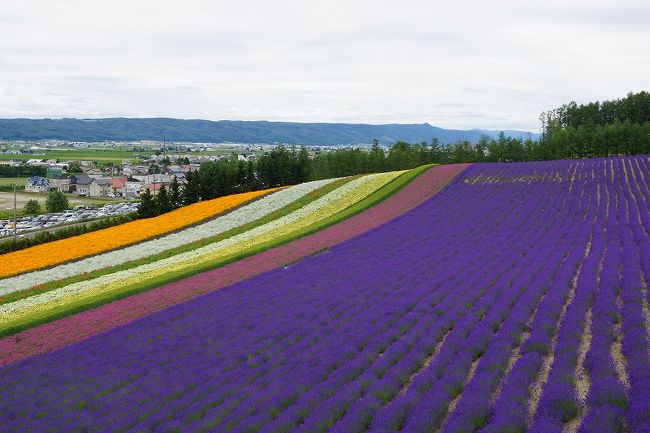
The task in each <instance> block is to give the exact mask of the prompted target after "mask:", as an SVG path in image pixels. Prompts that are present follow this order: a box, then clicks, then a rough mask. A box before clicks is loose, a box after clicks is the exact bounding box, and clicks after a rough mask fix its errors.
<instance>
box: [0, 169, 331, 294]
mask: <svg viewBox="0 0 650 433" xmlns="http://www.w3.org/2000/svg"><path fill="white" fill-rule="evenodd" d="M334 180H335V179H326V180H319V181H314V182H307V183H303V184H300V185H295V186H292V187H289V188H286V189H282V190H280V191H276V192H274V193H272V194H269V195H268V196H266V197H263V198H261V199H259V200H256V201H254V202H252V203H249V204H247V205H245V206H242V207H240V208H238V209H235V210H234V211H232V212H228V213H226V214H225V215H222V216H219V217H217V218H215V219H213V220H210V221H207V222H205V223H202V224H198V225H196V226H193V227H188V228H187V229H184V230H182V231H179V232H175V233H172V234H169V235H165V236H163V237H160V238H157V239H152V240H148V241H144V242H141V243H138V244H136V245H131V246H128V247H124V248H121V249H119V250H115V251H110V252H108V253H103V254H98V255H95V256H92V257H87V258H85V259H81V260H77V261H74V262H71V263H65V264H62V265H59V266H56V267H54V268H51V269H47V270H41V271H34V272H30V273H27V274H22V275H19V276H15V277H11V278H5V279H2V280H0V296H2V295H6V294H9V293H12V292H17V291H19V290H24V289H27V288H30V287H33V286H36V285H39V284H44V283H47V282H49V281H53V280H60V279H63V278H69V277H72V276H75V275H80V274H84V273H87V272H92V271H95V270H98V269H103V268H106V267H109V266H116V265H119V264H123V263H127V262H129V261H133V260H138V259H142V258H144V257H148V256H150V255H151V254H152V252H155V253H160V252H162V251H166V250H170V249H172V248H177V247H179V246H181V245H187V244H191V243H192V242H196V241H199V240H202V239H205V238H206V237H210V236H214V235H217V234H220V233H224V232H226V231H228V230H231V229H233V228H235V227H238V226H241V225H244V224H247V223H250V222H252V221H255V220H257V219H259V218H262V217H264V216H265V215H268V214H270V213H272V212H275V211H277V210H278V209H281V208H283V207H285V206H287V205H289V204H290V203H291V202H293V201H295V200H298V199H299V198H300V197H303V196H304V195H306V194H309V193H311V192H313V191H315V190H317V189H319V188H321V187H323V186H325V185H327V184H329V183H331V182H333V181H334ZM217 200H219V199H217Z"/></svg>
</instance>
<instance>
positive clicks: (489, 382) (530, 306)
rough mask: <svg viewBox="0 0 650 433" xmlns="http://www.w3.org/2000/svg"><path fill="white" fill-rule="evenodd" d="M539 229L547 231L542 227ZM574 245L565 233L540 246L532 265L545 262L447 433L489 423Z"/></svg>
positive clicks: (486, 357)
mask: <svg viewBox="0 0 650 433" xmlns="http://www.w3.org/2000/svg"><path fill="white" fill-rule="evenodd" d="M555 197H556V201H555V202H554V203H553V205H552V206H558V207H559V206H560V205H561V203H559V201H560V196H559V195H556V196H555ZM568 218H570V215H569V214H568V213H566V212H562V214H561V216H560V215H558V217H557V219H555V220H553V221H551V222H550V224H549V225H550V226H552V225H555V224H560V225H562V224H567V223H569V222H568ZM574 218H575V217H574ZM539 230H540V232H544V230H543V228H542V227H540V228H539ZM547 239H549V241H550V239H551V238H550V237H547ZM570 244H572V240H569V239H568V238H567V236H565V237H563V238H560V239H559V240H556V239H553V242H547V243H546V244H540V245H539V247H538V250H537V251H538V253H537V255H536V256H533V257H531V260H530V263H531V264H535V263H541V264H540V265H539V267H538V272H537V273H535V274H533V275H526V277H527V278H526V280H524V281H522V282H521V286H522V287H526V292H525V293H524V294H523V296H522V299H521V300H520V301H519V302H518V305H516V308H515V309H514V310H513V311H512V312H511V313H510V315H509V317H508V321H507V322H505V323H504V324H503V326H502V327H501V329H500V330H499V332H498V334H496V335H495V342H494V343H493V344H492V347H491V350H488V351H487V352H486V353H485V354H484V356H483V357H482V358H481V360H480V363H479V365H478V368H477V370H476V374H475V375H474V377H473V378H472V379H471V381H470V382H469V383H468V384H467V385H466V387H465V388H464V390H463V395H462V397H461V399H460V401H459V403H458V405H457V406H456V409H455V410H454V412H453V413H452V414H451V416H449V418H448V419H447V422H446V424H445V425H444V428H443V432H469V431H475V430H477V429H479V428H481V427H482V426H483V425H484V424H485V422H486V421H487V419H488V417H489V414H490V406H491V401H492V397H493V395H494V393H495V392H496V389H497V386H498V385H499V383H500V382H501V380H502V378H503V374H504V373H505V371H506V368H507V365H508V362H509V360H510V357H511V356H512V352H513V350H514V348H515V347H519V346H520V344H521V336H522V334H523V332H524V329H525V327H526V323H527V322H528V321H529V320H530V318H531V315H532V314H533V313H534V310H535V308H538V307H539V302H540V299H542V297H543V296H544V295H545V294H546V293H547V291H548V284H549V280H550V278H551V277H552V275H553V274H554V272H555V271H556V270H557V269H558V267H559V266H560V265H561V264H562V263H563V261H564V257H565V255H566V254H568V252H569V249H568V248H567V245H570ZM563 247H564V248H563Z"/></svg>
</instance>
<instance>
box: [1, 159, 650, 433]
mask: <svg viewBox="0 0 650 433" xmlns="http://www.w3.org/2000/svg"><path fill="white" fill-rule="evenodd" d="M649 280H650V158H648V157H647V156H637V157H622V158H619V157H616V158H603V159H588V160H570V161H553V162H527V163H513V164H506V163H500V164H475V165H472V166H470V167H469V168H468V169H466V170H465V171H464V172H462V173H461V174H460V175H459V176H458V177H456V179H455V180H454V181H452V182H451V183H450V184H449V185H448V186H447V187H446V188H445V189H443V190H442V191H441V192H439V193H438V194H436V195H434V196H433V197H432V198H430V199H429V200H427V201H426V202H425V203H423V204H421V205H419V206H418V207H416V208H415V209H413V210H411V211H409V212H407V213H405V214H403V215H401V216H398V217H397V218H395V219H393V220H391V221H389V222H388V223H386V224H383V225H381V226H379V227H376V228H374V229H372V230H370V231H367V232H365V233H364V234H362V235H360V236H357V237H355V238H353V239H351V240H348V241H345V242H343V243H340V244H338V245H336V246H334V247H331V248H329V249H327V250H325V251H323V252H321V253H319V254H316V255H312V256H310V257H308V258H306V259H304V260H301V261H299V262H297V263H294V264H292V265H290V266H287V267H281V268H278V269H275V270H272V271H270V272H266V273H264V274H261V275H259V276H257V277H254V278H251V279H248V280H245V281H242V282H239V283H236V284H233V285H231V286H228V287H226V288H224V289H222V290H219V291H215V292H212V293H209V294H207V295H204V296H202V297H199V298H195V299H193V300H191V301H188V302H186V303H183V304H180V305H177V306H174V307H171V308H169V309H167V310H164V311H161V312H159V313H156V314H154V315H151V316H148V317H145V318H143V319H140V320H138V321H136V322H133V323H131V324H128V325H125V326H122V327H120V328H117V329H114V330H112V331H109V332H107V333H105V334H100V335H97V336H94V337H92V338H90V339H88V340H86V341H82V342H79V343H76V344H73V345H71V346H68V347H66V348H63V349H61V350H58V351H55V352H52V353H49V354H45V355H40V356H36V357H32V358H29V359H25V360H23V361H20V362H17V363H14V364H10V365H8V366H5V367H2V368H0V397H1V398H0V431H2V432H49V431H51V432H61V431H66V432H248V433H254V432H264V433H271V432H277V433H280V432H305V433H306V432H338V433H356V432H377V433H379V432H382V433H384V432H408V433H411V432H413V433H420V432H431V433H437V432H443V433H448V432H449V433H451V432H482V433H483V432H490V433H496V432H504V433H505V432H509V433H516V432H535V433H543V432H544V433H546V432H548V433H555V432H580V433H582V432H585V433H586V432H603V433H606V432H607V433H612V432H635V433H636V432H650V346H649V343H648V341H649V340H648V339H649V330H650V311H649V309H648V300H649V298H648V287H647V284H648V281H649Z"/></svg>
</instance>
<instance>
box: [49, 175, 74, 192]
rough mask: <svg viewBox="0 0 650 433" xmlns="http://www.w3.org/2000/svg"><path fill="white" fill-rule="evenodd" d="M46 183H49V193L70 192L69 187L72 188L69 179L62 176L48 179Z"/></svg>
mask: <svg viewBox="0 0 650 433" xmlns="http://www.w3.org/2000/svg"><path fill="white" fill-rule="evenodd" d="M48 182H50V191H52V190H56V191H61V192H70V187H71V186H72V184H71V183H70V179H68V178H66V177H63V176H61V177H54V178H52V179H48Z"/></svg>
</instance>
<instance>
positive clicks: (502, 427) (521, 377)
mask: <svg viewBox="0 0 650 433" xmlns="http://www.w3.org/2000/svg"><path fill="white" fill-rule="evenodd" d="M579 182H580V183H579ZM586 182H587V181H586V180H585V179H584V178H581V179H579V180H577V181H575V185H573V188H572V190H571V192H570V194H569V197H570V200H568V203H571V202H572V200H575V201H574V203H578V206H576V207H575V212H573V217H574V218H575V219H574V220H572V221H570V222H569V224H568V230H569V231H570V232H571V235H570V236H571V237H570V239H572V242H571V241H569V242H567V245H570V246H571V249H570V251H569V252H568V253H565V255H566V257H565V259H564V260H563V262H561V263H558V265H559V266H558V268H557V272H556V273H555V275H554V276H552V278H551V279H550V280H549V282H548V293H547V295H546V296H545V297H544V299H543V300H542V302H541V303H540V305H539V306H538V309H537V312H536V315H535V318H534V320H533V322H532V324H531V327H530V335H529V337H528V339H527V340H526V341H525V342H524V343H523V344H522V345H521V347H520V357H519V359H517V360H516V361H515V363H514V365H513V367H512V370H511V371H510V372H509V374H508V376H507V377H506V378H505V381H503V382H502V384H501V386H502V388H501V392H500V394H499V396H498V398H497V400H496V401H495V403H494V405H493V407H492V409H491V411H490V414H489V416H488V422H487V425H486V427H485V428H483V429H481V432H495V433H496V432H502V431H512V432H523V431H525V429H526V428H527V414H528V409H529V408H528V403H529V400H530V398H531V388H532V385H533V383H534V382H535V380H536V379H537V377H538V374H539V372H540V370H541V368H542V363H543V361H544V358H545V357H546V356H548V355H549V352H550V351H551V347H552V339H553V338H554V337H555V335H556V330H557V327H558V320H559V319H560V317H561V312H562V309H563V306H564V305H565V304H566V302H567V301H568V300H569V294H570V291H571V287H572V280H573V277H574V274H575V272H576V269H577V268H578V266H579V265H580V263H581V262H582V259H583V256H584V249H585V244H586V243H587V240H588V238H589V234H590V227H589V226H588V225H587V224H586V222H585V220H584V218H583V214H584V213H585V212H586V209H587V206H588V203H589V200H590V197H588V196H583V195H582V194H581V191H582V187H583V186H584V184H586ZM571 210H572V209H571V206H569V208H568V209H567V212H571ZM576 220H577V221H576Z"/></svg>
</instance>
